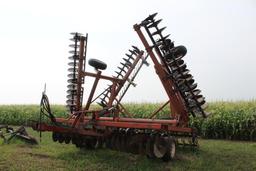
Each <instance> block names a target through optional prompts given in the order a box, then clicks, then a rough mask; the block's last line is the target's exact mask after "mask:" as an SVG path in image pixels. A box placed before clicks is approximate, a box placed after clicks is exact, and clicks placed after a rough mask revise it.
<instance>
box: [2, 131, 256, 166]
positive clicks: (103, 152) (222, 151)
mask: <svg viewBox="0 0 256 171" xmlns="http://www.w3.org/2000/svg"><path fill="white" fill-rule="evenodd" d="M27 130H28V132H29V133H30V134H31V135H33V136H35V137H36V138H38V139H39V134H38V133H37V132H35V131H32V130H31V129H30V128H28V129H27ZM0 141H1V140H0ZM0 152H1V155H0V170H26V171H27V170H88V171H94V170H96V171H97V170H99V171H100V170H128V171H129V170H143V171H144V170H164V171H165V170H172V171H173V170H174V171H175V170H204V171H205V170H217V171H220V170H221V171H223V170H256V160H255V159H256V143H253V142H243V141H240V142H238V141H224V140H200V148H199V149H198V150H191V149H190V148H178V149H177V155H176V159H175V160H173V161H171V162H168V163H165V162H162V161H161V160H150V159H147V158H146V157H145V156H142V155H134V154H129V153H123V152H117V151H112V150H108V149H98V150H81V149H78V148H76V147H75V146H74V145H71V144H69V145H66V144H59V143H55V142H53V141H52V140H51V134H50V133H43V137H42V142H41V143H40V145H35V146H33V145H29V144H26V143H24V142H22V141H20V140H14V141H12V142H11V143H10V144H3V142H2V141H1V142H0Z"/></svg>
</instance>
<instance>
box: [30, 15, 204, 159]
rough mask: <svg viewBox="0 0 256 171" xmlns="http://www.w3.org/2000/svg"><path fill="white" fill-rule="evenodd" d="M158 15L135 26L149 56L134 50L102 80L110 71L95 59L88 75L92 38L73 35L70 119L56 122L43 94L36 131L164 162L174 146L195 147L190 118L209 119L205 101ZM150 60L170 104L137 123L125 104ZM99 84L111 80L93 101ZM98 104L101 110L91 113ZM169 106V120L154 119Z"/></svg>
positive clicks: (182, 50) (183, 52) (81, 145)
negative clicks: (89, 83)
mask: <svg viewBox="0 0 256 171" xmlns="http://www.w3.org/2000/svg"><path fill="white" fill-rule="evenodd" d="M156 15H157V13H155V14H152V15H150V16H149V17H147V18H146V19H144V20H143V21H142V22H140V23H138V24H135V25H134V26H133V28H134V30H135V31H136V33H137V35H138V37H139V38H140V40H141V42H142V44H143V45H144V48H145V51H143V50H141V49H139V48H138V47H136V46H132V47H131V48H130V49H129V50H128V52H127V53H125V55H124V57H122V60H121V62H120V65H119V66H118V67H117V70H116V71H115V75H114V76H106V75H103V74H102V71H103V70H105V69H106V68H107V65H106V64H105V63H104V62H102V61H100V60H97V59H90V60H88V63H89V65H90V66H92V67H94V69H95V71H96V73H91V72H87V71H86V70H85V67H86V51H87V42H88V35H87V34H86V35H85V36H84V35H82V34H80V33H72V38H71V40H72V41H73V44H72V45H70V47H71V48H72V50H71V51H70V53H71V54H72V55H71V56H70V57H69V59H70V60H71V61H70V62H69V63H68V65H69V67H70V68H68V72H69V74H68V87H67V88H68V90H67V101H66V103H67V107H68V110H69V115H68V116H67V118H56V117H54V115H53V113H52V112H51V110H50V105H49V101H48V98H47V96H46V95H45V93H43V97H42V103H41V112H40V120H39V122H38V121H37V122H35V123H34V124H33V126H32V127H33V129H35V130H38V131H40V132H41V131H51V132H52V139H53V141H56V142H59V143H63V142H65V143H66V144H68V143H72V144H74V145H76V146H77V147H79V148H89V149H96V148H101V147H106V148H110V149H113V150H119V151H125V152H131V153H134V154H145V155H146V156H147V157H148V158H161V159H162V160H164V161H169V160H171V159H173V158H174V157H175V152H176V145H189V146H193V147H197V146H198V141H197V135H196V129H194V128H190V127H189V126H188V122H189V116H190V114H191V115H192V116H194V117H196V116H199V117H207V115H208V114H207V113H206V112H205V111H204V109H205V107H206V102H205V98H204V97H203V96H202V95H201V91H200V90H199V89H198V88H197V84H196V83H195V80H194V78H193V76H192V75H191V74H190V71H189V69H188V68H187V65H186V63H185V62H184V60H183V58H184V56H185V55H186V53H187V49H186V48H185V47H184V46H175V45H174V43H173V41H172V40H171V39H170V38H169V35H164V34H163V31H164V29H165V27H159V25H160V23H161V21H162V20H161V19H159V20H156V19H155V18H156ZM148 59H151V60H152V62H153V65H154V68H155V71H156V74H157V75H158V77H159V79H160V81H161V83H162V85H163V87H164V90H165V92H166V94H167V95H168V99H167V102H166V103H165V104H163V106H161V107H159V109H156V110H155V112H153V113H152V114H151V115H149V116H148V118H135V117H133V116H134V115H133V114H131V113H129V111H127V110H126V109H125V107H124V106H123V105H122V104H121V101H122V99H123V97H124V96H125V94H126V92H127V91H128V89H129V87H130V86H136V84H135V83H134V80H135V78H136V76H137V75H138V73H139V71H140V70H141V68H142V67H143V66H144V65H146V66H149V63H148V62H147V61H148ZM86 77H93V78H94V83H93V85H92V88H91V90H90V91H89V90H86V92H87V93H89V94H88V99H87V102H86V103H85V105H83V94H84V88H83V84H84V83H86ZM100 80H108V81H109V82H110V84H108V85H107V86H106V88H105V89H104V90H103V91H102V93H100V94H99V95H95V91H96V88H97V85H98V83H99V81H100ZM95 102H96V103H97V104H98V105H99V106H100V109H98V110H94V109H91V108H90V106H91V104H93V103H95ZM167 105H169V107H170V111H171V113H170V115H169V117H168V118H165V119H156V116H157V114H158V113H159V112H160V111H161V110H162V109H163V108H164V107H166V106H167ZM43 116H47V117H49V118H50V123H45V122H42V120H43V119H42V117H43Z"/></svg>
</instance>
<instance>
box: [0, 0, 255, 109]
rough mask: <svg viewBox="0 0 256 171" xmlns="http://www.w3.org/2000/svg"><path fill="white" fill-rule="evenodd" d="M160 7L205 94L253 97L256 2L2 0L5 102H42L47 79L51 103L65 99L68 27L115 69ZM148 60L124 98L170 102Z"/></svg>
mask: <svg viewBox="0 0 256 171" xmlns="http://www.w3.org/2000/svg"><path fill="white" fill-rule="evenodd" d="M155 12H158V16H157V17H158V18H162V19H163V21H162V23H161V26H167V29H166V30H165V31H164V34H171V39H172V40H174V41H175V44H176V45H185V46H186V47H187V49H188V53H187V55H186V56H185V58H184V60H185V61H186V63H187V65H188V68H189V69H190V70H191V73H192V75H194V78H195V80H196V82H197V83H198V87H199V89H201V90H202V93H203V95H204V96H205V97H206V100H208V101H215V100H248V99H253V98H255V97H256V90H255V89H256V77H255V74H256V67H255V65H256V43H255V41H256V1H254V0H240V1H235V0H220V1H216V0H212V1H206V0H202V1H199V0H190V1H188V0H169V1H164V0H162V1H161V0H155V1H152V0H140V1H138V0H127V1H124V0H123V1H120V0H119V1H118V0H116V1H114V0H112V1H109V0H108V1H104V0H102V1H97V0H93V1H85V0H81V1H78V0H72V1H64V0H61V1H56V0H55V1H53V0H44V1H35V0H22V1H19V0H17V1H13V0H8V1H1V2H0V22H1V24H0V59H1V62H0V79H1V84H0V104H28V103H33V104H37V103H39V101H40V98H41V92H42V90H43V86H44V83H47V94H48V96H49V98H50V101H51V103H58V104H64V103H65V101H66V90H67V88H66V86H67V82H66V80H67V74H68V72H67V63H68V56H70V55H69V54H68V51H69V50H70V48H69V47H68V45H69V44H70V43H71V42H70V41H69V38H70V35H69V33H70V32H75V31H77V32H81V33H88V34H89V41H88V54H87V59H88V58H98V59H100V60H102V61H105V62H106V63H107V64H108V68H107V70H106V71H104V72H103V73H104V74H106V75H112V74H113V73H114V70H115V69H116V67H117V65H118V63H119V62H120V60H121V59H122V57H124V54H125V53H126V52H127V50H128V49H129V48H130V46H131V45H137V46H138V47H140V48H141V49H143V46H142V44H141V42H140V41H139V38H138V36H137V34H136V32H135V31H134V30H133V25H134V24H135V23H139V22H140V21H142V20H143V19H144V18H145V17H147V16H148V15H149V14H152V13H155ZM150 63H151V65H150V67H143V68H142V71H141V73H140V74H139V76H138V77H137V79H136V81H135V82H136V83H137V84H138V85H137V87H136V88H131V89H130V90H129V92H128V94H127V96H126V97H125V98H124V100H125V101H126V102H161V101H165V100H166V95H165V93H164V90H163V88H162V86H161V84H160V82H159V81H158V78H157V76H156V74H155V72H154V71H153V65H152V62H151V61H150ZM87 69H89V71H92V72H93V70H92V69H91V67H89V66H87ZM91 81H92V80H88V81H86V82H85V84H86V88H88V87H90V85H89V84H91ZM103 84H105V82H103V83H102V84H101V85H100V87H99V88H100V89H99V90H98V92H100V91H101V90H102V88H103V87H104V85H103ZM86 90H87V89H86ZM86 90H85V95H88V93H89V92H88V91H86Z"/></svg>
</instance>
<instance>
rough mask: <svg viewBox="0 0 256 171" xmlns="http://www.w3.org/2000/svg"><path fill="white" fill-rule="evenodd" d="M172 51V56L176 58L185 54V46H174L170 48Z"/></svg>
mask: <svg viewBox="0 0 256 171" xmlns="http://www.w3.org/2000/svg"><path fill="white" fill-rule="evenodd" d="M172 50H173V51H174V56H175V57H176V58H177V57H179V56H185V55H186V54H187V48H186V47H185V46H182V45H181V46H176V47H174V48H173V49H172Z"/></svg>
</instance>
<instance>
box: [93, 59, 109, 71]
mask: <svg viewBox="0 0 256 171" xmlns="http://www.w3.org/2000/svg"><path fill="white" fill-rule="evenodd" d="M88 63H89V65H91V66H92V67H94V68H95V69H97V70H98V69H100V70H105V69H106V68H107V64H106V63H105V62H102V61H100V60H98V59H89V61H88Z"/></svg>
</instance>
